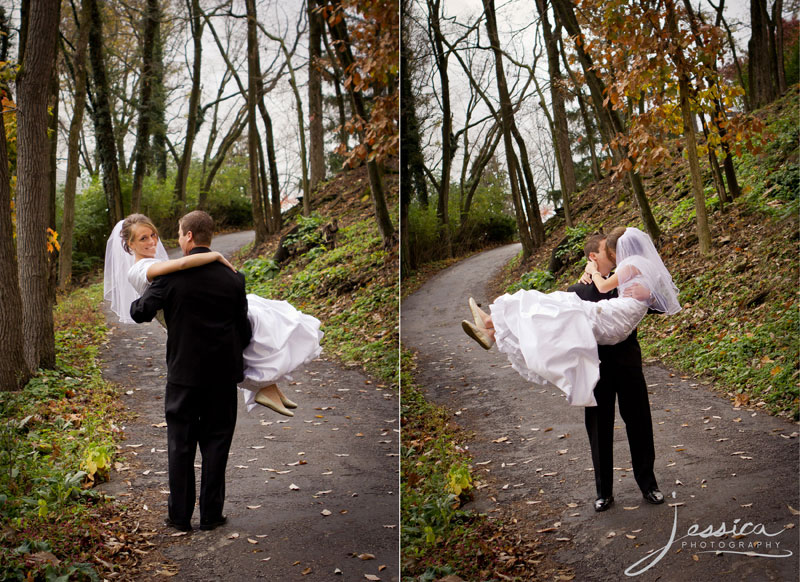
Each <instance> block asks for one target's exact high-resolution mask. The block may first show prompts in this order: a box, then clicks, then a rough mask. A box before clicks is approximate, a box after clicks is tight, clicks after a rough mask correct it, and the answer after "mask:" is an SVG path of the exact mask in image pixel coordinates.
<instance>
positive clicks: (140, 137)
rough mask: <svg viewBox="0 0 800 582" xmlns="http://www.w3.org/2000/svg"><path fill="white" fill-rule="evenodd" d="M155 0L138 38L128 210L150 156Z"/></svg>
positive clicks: (135, 208) (136, 202)
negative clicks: (135, 124) (136, 115)
mask: <svg viewBox="0 0 800 582" xmlns="http://www.w3.org/2000/svg"><path fill="white" fill-rule="evenodd" d="M158 1H159V0H147V7H146V8H145V13H144V19H143V20H144V23H143V26H142V28H144V37H143V39H142V73H141V77H140V79H139V124H138V127H137V128H136V145H135V146H134V150H135V152H136V154H135V156H136V157H135V165H134V170H133V187H132V189H131V212H139V206H140V205H141V202H142V185H143V184H144V176H145V174H146V172H147V159H148V158H149V157H150V152H149V144H150V127H151V119H150V118H151V116H152V112H153V104H152V103H151V99H152V95H153V70H154V63H153V58H154V56H155V44H156V30H157V26H158V20H159V19H160V18H161V8H160V6H159V4H158Z"/></svg>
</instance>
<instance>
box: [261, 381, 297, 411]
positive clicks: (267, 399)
mask: <svg viewBox="0 0 800 582" xmlns="http://www.w3.org/2000/svg"><path fill="white" fill-rule="evenodd" d="M256 402H258V403H259V404H260V405H262V406H266V407H267V408H269V409H270V410H274V411H275V412H277V413H278V414H283V415H284V416H294V412H292V411H291V410H289V409H287V408H286V407H285V406H284V405H283V402H282V401H281V397H280V390H278V386H277V385H275V384H270V385H268V386H263V387H262V388H261V389H260V390H259V391H258V393H257V394H256Z"/></svg>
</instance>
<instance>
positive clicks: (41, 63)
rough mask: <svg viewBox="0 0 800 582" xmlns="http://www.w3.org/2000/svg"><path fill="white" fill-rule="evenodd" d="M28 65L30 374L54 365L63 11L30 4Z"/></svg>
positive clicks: (24, 220)
mask: <svg viewBox="0 0 800 582" xmlns="http://www.w3.org/2000/svg"><path fill="white" fill-rule="evenodd" d="M29 6H30V10H29V12H28V13H27V19H28V21H27V23H26V24H27V29H28V30H29V31H31V30H35V31H36V34H28V35H27V36H26V41H25V48H24V51H21V52H23V53H24V60H22V62H21V66H20V70H19V73H18V75H17V105H18V114H17V136H18V138H17V198H16V203H17V255H18V257H19V281H20V290H21V294H22V318H23V328H22V329H23V336H24V338H25V361H26V363H27V365H28V367H29V368H30V369H32V370H35V369H36V368H40V367H41V368H52V367H53V366H54V365H55V358H56V353H55V340H54V335H53V310H52V305H51V302H50V294H49V289H48V279H49V269H48V260H47V228H48V226H49V218H50V216H49V208H48V202H49V200H48V198H49V196H48V194H49V192H50V174H49V165H50V164H49V158H50V149H49V148H50V142H49V140H48V137H47V125H48V112H47V103H48V98H49V95H50V91H49V85H50V82H51V79H52V78H53V72H54V68H55V56H56V42H57V40H58V22H59V12H60V10H59V6H58V4H57V3H56V2H50V3H47V2H32V3H30V5H29Z"/></svg>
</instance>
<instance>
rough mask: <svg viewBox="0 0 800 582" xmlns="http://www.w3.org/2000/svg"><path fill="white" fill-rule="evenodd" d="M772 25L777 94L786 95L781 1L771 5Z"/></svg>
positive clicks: (777, 0)
mask: <svg viewBox="0 0 800 582" xmlns="http://www.w3.org/2000/svg"><path fill="white" fill-rule="evenodd" d="M772 25H773V27H774V28H775V68H776V69H777V72H778V93H779V94H780V95H783V94H784V93H786V90H787V87H786V68H785V67H784V59H783V0H775V2H774V3H773V4H772Z"/></svg>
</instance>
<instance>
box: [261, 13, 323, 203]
mask: <svg viewBox="0 0 800 582" xmlns="http://www.w3.org/2000/svg"><path fill="white" fill-rule="evenodd" d="M259 27H260V28H261V31H262V32H263V33H264V34H265V35H266V36H267V37H268V38H269V39H270V40H274V41H275V42H277V43H278V44H280V47H281V50H282V51H283V56H284V57H285V58H286V66H287V67H288V69H289V85H290V86H291V87H292V92H293V93H294V99H295V102H296V103H297V128H298V130H299V132H300V167H301V170H302V177H303V215H304V216H308V215H309V214H311V189H310V188H309V181H308V154H307V153H306V129H305V128H306V123H305V115H304V114H303V100H302V99H301V98H300V88H299V86H298V84H297V79H296V78H295V76H294V67H293V66H292V55H291V53H290V52H289V49H288V48H286V43H285V42H284V40H283V39H282V38H280V37H278V36H275V35H274V34H271V33H270V32H268V31H267V30H266V29H265V28H264V27H263V26H261V24H259ZM259 78H260V73H259ZM260 84H261V82H260V81H259V85H260Z"/></svg>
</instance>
